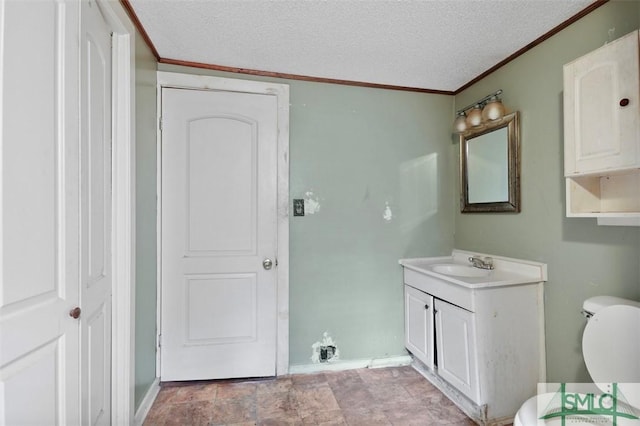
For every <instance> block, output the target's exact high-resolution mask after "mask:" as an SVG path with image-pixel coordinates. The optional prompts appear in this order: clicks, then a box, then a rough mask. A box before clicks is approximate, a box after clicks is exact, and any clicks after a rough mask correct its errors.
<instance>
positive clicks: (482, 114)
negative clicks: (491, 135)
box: [453, 89, 505, 133]
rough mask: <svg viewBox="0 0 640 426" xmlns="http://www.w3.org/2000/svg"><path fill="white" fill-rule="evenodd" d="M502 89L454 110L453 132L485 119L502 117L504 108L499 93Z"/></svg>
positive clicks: (482, 121) (465, 129) (478, 124)
mask: <svg viewBox="0 0 640 426" xmlns="http://www.w3.org/2000/svg"><path fill="white" fill-rule="evenodd" d="M501 93H502V89H500V90H497V91H496V92H494V93H491V94H490V95H487V96H485V97H484V98H482V99H480V100H479V101H476V102H474V103H472V104H471V105H467V106H466V107H464V108H462V109H459V110H458V111H456V119H455V121H454V122H453V130H454V132H455V133H464V132H465V131H467V130H468V129H470V128H472V127H478V126H481V125H482V123H484V122H487V121H495V120H500V119H501V118H502V117H504V114H505V108H504V105H503V104H502V101H501V100H500V97H499V95H500V94H501Z"/></svg>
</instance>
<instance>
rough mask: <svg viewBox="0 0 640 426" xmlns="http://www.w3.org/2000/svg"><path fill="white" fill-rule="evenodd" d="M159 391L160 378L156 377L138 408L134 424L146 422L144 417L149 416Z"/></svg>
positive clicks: (139, 425)
mask: <svg viewBox="0 0 640 426" xmlns="http://www.w3.org/2000/svg"><path fill="white" fill-rule="evenodd" d="M158 392H160V379H159V378H158V377H156V378H155V380H154V381H153V383H151V386H149V389H148V390H147V393H146V394H145V395H144V398H142V402H141V403H140V406H139V407H138V409H137V410H136V415H135V417H134V418H133V424H134V425H135V426H141V425H142V424H143V423H144V419H146V418H147V414H149V410H151V406H152V405H153V402H154V401H155V400H156V397H157V396H158Z"/></svg>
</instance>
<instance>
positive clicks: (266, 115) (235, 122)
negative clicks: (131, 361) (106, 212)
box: [161, 88, 277, 381]
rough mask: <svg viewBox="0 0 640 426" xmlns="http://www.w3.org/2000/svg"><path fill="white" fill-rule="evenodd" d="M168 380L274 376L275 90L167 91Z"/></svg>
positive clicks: (164, 368) (164, 358) (164, 359)
mask: <svg viewBox="0 0 640 426" xmlns="http://www.w3.org/2000/svg"><path fill="white" fill-rule="evenodd" d="M162 123H163V130H162V316H161V317H162V321H161V330H162V331H161V332H162V346H161V351H162V352H161V379H162V380H163V381H169V380H200V379H214V378H229V377H251V376H272V375H274V374H275V364H276V310H277V306H276V302H277V300H276V272H275V269H272V270H265V269H263V267H262V261H263V259H265V258H270V259H272V260H275V255H276V252H277V247H276V220H277V215H276V196H277V184H276V180H277V168H276V165H277V157H276V155H277V103H276V97H275V96H270V95H258V94H250V93H239V92H223V91H204V90H184V89H172V88H165V89H163V90H162Z"/></svg>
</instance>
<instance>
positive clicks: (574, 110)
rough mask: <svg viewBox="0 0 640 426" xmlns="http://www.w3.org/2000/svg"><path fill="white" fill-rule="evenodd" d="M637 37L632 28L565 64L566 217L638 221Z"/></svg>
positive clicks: (639, 68) (639, 72) (639, 48)
mask: <svg viewBox="0 0 640 426" xmlns="http://www.w3.org/2000/svg"><path fill="white" fill-rule="evenodd" d="M638 37H639V33H638V31H634V32H632V33H630V34H628V35H626V36H624V37H621V38H619V39H618V40H615V41H613V42H611V43H608V44H606V45H605V46H603V47H601V48H599V49H597V50H595V51H593V52H591V53H589V54H587V55H585V56H583V57H580V58H578V59H576V60H575V61H573V62H571V63H568V64H566V65H565V66H564V172H565V178H566V198H567V216H568V217H597V218H600V219H599V223H601V224H629V225H632V224H637V225H640V59H639V52H640V42H639V38H638ZM613 219H618V220H613Z"/></svg>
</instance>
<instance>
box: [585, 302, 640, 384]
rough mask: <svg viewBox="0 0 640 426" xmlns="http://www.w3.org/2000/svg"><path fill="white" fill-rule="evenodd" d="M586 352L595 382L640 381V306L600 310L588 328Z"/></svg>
mask: <svg viewBox="0 0 640 426" xmlns="http://www.w3.org/2000/svg"><path fill="white" fill-rule="evenodd" d="M582 353H583V355H584V362H585V364H586V365H587V370H589V374H590V375H591V379H592V380H593V382H594V383H596V384H598V383H639V382H640V308H638V307H636V306H624V305H613V306H609V307H606V308H603V309H601V310H599V311H598V312H597V313H596V314H595V315H594V316H593V317H591V319H589V321H588V322H587V326H586V327H585V329H584V333H583V335H582Z"/></svg>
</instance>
